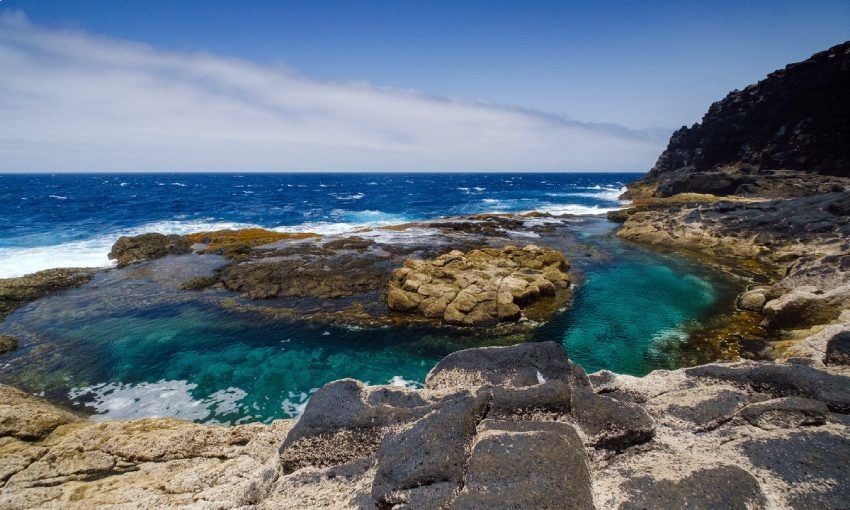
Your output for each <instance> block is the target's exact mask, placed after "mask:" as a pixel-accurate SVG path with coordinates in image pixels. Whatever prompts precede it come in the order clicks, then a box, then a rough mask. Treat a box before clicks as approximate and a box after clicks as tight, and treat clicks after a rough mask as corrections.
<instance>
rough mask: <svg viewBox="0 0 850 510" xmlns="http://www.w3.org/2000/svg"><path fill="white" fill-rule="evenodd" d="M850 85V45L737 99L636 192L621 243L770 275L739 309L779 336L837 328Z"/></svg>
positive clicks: (848, 236) (845, 259) (692, 131)
mask: <svg viewBox="0 0 850 510" xmlns="http://www.w3.org/2000/svg"><path fill="white" fill-rule="evenodd" d="M848 86H850V43H844V44H842V45H839V46H836V47H834V48H831V49H829V50H827V51H825V52H822V53H818V54H816V55H814V56H813V57H812V58H810V59H809V60H806V61H804V62H801V63H798V64H791V65H789V66H788V67H786V68H785V69H784V70H780V71H777V72H775V73H773V74H771V75H770V76H768V77H767V78H766V79H765V80H763V81H761V82H759V83H757V84H755V85H752V86H749V87H747V88H746V89H744V90H743V91H735V92H732V93H731V94H730V95H729V96H727V97H726V98H725V99H723V100H722V101H719V102H717V103H715V104H714V105H712V107H711V108H710V109H709V111H708V113H706V115H705V117H704V118H703V120H702V123H701V124H697V125H695V126H693V127H691V128H682V129H681V130H679V131H677V132H676V133H675V134H674V135H673V136H672V137H671V139H670V144H669V146H668V148H667V150H666V151H665V152H664V154H662V155H661V157H660V158H659V159H658V162H657V163H656V165H655V167H654V168H653V169H652V170H651V171H650V172H649V173H648V174H647V175H646V176H645V177H643V178H641V179H639V180H638V181H637V182H635V183H632V184H630V185H629V192H628V196H629V197H630V198H632V199H634V207H632V208H630V209H626V210H623V211H618V212H617V213H616V214H615V215H613V218H612V219H614V220H616V221H619V222H622V223H623V226H622V228H621V229H620V230H619V231H618V234H617V235H619V236H621V237H624V238H627V239H632V240H635V241H640V242H644V243H648V244H652V245H655V246H657V247H662V248H664V249H674V250H679V251H683V252H689V253H695V252H696V253H699V254H700V255H708V256H710V257H711V259H712V261H714V262H719V263H720V264H722V265H725V266H727V267H730V268H732V270H734V271H737V272H743V273H750V274H752V273H755V274H760V275H762V276H763V277H766V278H762V281H760V282H758V284H757V285H754V286H753V287H752V288H751V289H749V290H748V291H747V292H745V293H743V294H741V296H739V298H738V306H739V308H740V309H742V310H746V311H748V312H755V313H759V314H761V315H762V316H763V317H764V322H763V324H764V325H766V326H767V327H768V328H771V329H773V330H779V329H783V330H795V331H799V332H794V333H791V336H792V337H793V338H803V337H806V336H807V335H809V334H811V333H814V331H807V330H809V329H810V328H818V327H822V326H824V325H828V324H834V323H836V321H838V320H839V316H840V315H841V313H842V311H843V310H846V309H847V308H848V307H850V241H848V240H850V214H848V212H850V178H848V177H850V149H848V147H850V144H848V143H847V141H848V139H850V138H848V137H850V120H848V119H850V100H848V96H847V94H846V93H845V92H843V91H844V90H846V89H847V88H848ZM765 280H766V281H765ZM777 345H779V344H777ZM782 349H784V347H781V348H777V350H776V351H775V352H774V353H773V355H775V356H782V355H783V353H782V352H781V350H782ZM795 352H796V354H797V355H799V354H801V352H800V351H799V350H796V351H795ZM809 354H811V355H813V356H814V355H815V354H816V353H814V352H810V353H809ZM819 356H820V355H819V354H818V355H817V356H815V357H816V358H818V357H819ZM818 362H820V361H819V360H818Z"/></svg>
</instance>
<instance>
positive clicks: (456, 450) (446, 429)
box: [372, 392, 487, 504]
mask: <svg viewBox="0 0 850 510" xmlns="http://www.w3.org/2000/svg"><path fill="white" fill-rule="evenodd" d="M486 403H487V399H486V396H484V395H483V394H479V395H477V396H476V395H472V394H470V393H469V392H463V393H458V394H456V395H454V396H452V397H451V398H448V399H446V400H445V401H443V402H441V403H440V404H439V406H438V407H437V408H436V409H435V410H434V411H433V412H431V413H430V414H428V415H426V416H425V417H424V418H422V419H420V420H418V421H416V422H415V423H414V424H413V425H412V426H411V427H409V428H407V429H404V430H401V431H400V432H397V433H394V434H391V435H388V436H387V437H386V438H385V439H384V441H383V442H382V444H381V447H380V448H379V450H378V455H377V457H378V465H377V471H376V473H375V480H374V482H373V484H372V497H373V498H374V500H375V501H376V502H378V503H379V504H390V503H392V502H394V501H395V498H396V497H398V496H397V493H398V492H399V491H405V490H409V489H413V488H416V487H421V486H423V485H432V484H437V483H442V482H452V483H454V484H456V485H458V484H460V483H462V481H463V476H464V472H465V469H466V459H467V455H468V448H469V444H470V441H471V440H472V437H473V436H474V435H475V430H476V426H477V424H478V422H479V421H480V420H481V418H482V417H483V414H484V412H485V408H486Z"/></svg>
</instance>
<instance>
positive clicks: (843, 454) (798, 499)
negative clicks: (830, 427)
mask: <svg viewBox="0 0 850 510" xmlns="http://www.w3.org/2000/svg"><path fill="white" fill-rule="evenodd" d="M739 448H740V450H741V453H742V454H743V455H745V456H746V457H748V458H749V460H750V462H751V463H752V464H753V465H754V466H755V467H757V468H760V469H764V470H768V471H770V473H771V475H772V476H775V477H778V478H780V479H781V480H783V481H784V482H786V483H787V484H788V485H789V486H790V487H791V490H790V493H788V494H786V498H787V500H788V505H789V506H790V507H791V508H813V509H815V508H817V509H820V508H847V502H848V501H850V437H847V436H846V435H844V436H842V435H839V434H835V433H832V432H829V431H822V430H812V431H800V432H792V433H790V434H789V435H788V436H786V437H780V438H770V439H765V440H751V441H746V442H744V443H742V444H741V445H740V447H739Z"/></svg>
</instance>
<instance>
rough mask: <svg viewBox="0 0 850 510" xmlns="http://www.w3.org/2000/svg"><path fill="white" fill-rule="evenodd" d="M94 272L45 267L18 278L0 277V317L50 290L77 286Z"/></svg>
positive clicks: (91, 270)
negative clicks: (42, 269)
mask: <svg viewBox="0 0 850 510" xmlns="http://www.w3.org/2000/svg"><path fill="white" fill-rule="evenodd" d="M94 273H95V270H93V269H74V268H69V269H47V270H45V271H39V272H37V273H33V274H28V275H26V276H21V277H18V278H3V279H0V319H3V318H4V317H6V315H8V314H9V313H11V312H12V311H13V310H15V309H16V308H18V307H20V306H22V305H24V304H25V303H28V302H30V301H33V300H35V299H38V298H40V297H42V296H44V295H46V294H48V293H50V292H55V291H59V290H63V289H68V288H72V287H79V286H80V285H82V284H84V283H86V282H88V281H89V280H91V279H92V277H93V276H94Z"/></svg>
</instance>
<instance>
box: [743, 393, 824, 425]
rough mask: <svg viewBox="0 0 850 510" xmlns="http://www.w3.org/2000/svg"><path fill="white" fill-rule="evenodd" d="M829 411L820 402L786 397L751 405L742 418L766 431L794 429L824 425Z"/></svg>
mask: <svg viewBox="0 0 850 510" xmlns="http://www.w3.org/2000/svg"><path fill="white" fill-rule="evenodd" d="M828 415H829V409H828V408H827V407H826V404H824V403H823V402H821V401H819V400H812V399H810V398H801V397H785V398H777V399H774V400H768V401H767V402H758V403H755V404H750V405H748V406H747V407H745V408H744V409H742V410H741V416H742V417H743V418H744V419H745V420H747V421H748V422H750V423H752V424H753V425H755V426H757V427H761V428H764V429H775V428H785V429H793V428H797V427H800V426H810V425H823V424H824V423H826V417H827V416H828Z"/></svg>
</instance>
